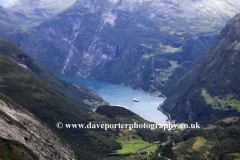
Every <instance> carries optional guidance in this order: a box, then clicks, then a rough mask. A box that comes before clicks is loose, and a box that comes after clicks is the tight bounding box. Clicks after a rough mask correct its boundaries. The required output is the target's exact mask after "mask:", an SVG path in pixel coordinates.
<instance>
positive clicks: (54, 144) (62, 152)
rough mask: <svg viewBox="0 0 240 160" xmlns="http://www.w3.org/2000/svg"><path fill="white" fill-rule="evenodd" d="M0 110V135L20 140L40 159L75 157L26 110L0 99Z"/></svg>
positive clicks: (50, 131)
mask: <svg viewBox="0 0 240 160" xmlns="http://www.w3.org/2000/svg"><path fill="white" fill-rule="evenodd" d="M2 96H3V95H2V94H1V97H2ZM0 112H1V114H0V124H1V125H0V137H2V138H5V139H9V140H16V141H19V142H21V143H22V144H24V145H25V146H26V147H27V148H29V149H30V150H32V151H33V153H34V154H35V155H36V156H37V157H38V158H39V159H40V160H45V159H55V160H56V159H64V160H65V159H68V160H73V159H76V157H75V155H74V152H73V151H72V150H71V148H70V147H69V146H68V144H67V143H66V142H65V141H64V140H62V139H61V138H59V137H58V136H57V135H56V134H55V133H54V132H53V131H52V130H51V129H49V128H48V127H47V126H46V125H45V124H43V123H42V122H40V121H39V120H38V119H37V118H36V117H35V116H34V115H32V114H30V113H29V112H28V111H27V110H23V109H20V108H19V106H16V105H14V104H11V103H9V102H8V103H6V102H4V101H3V100H2V99H0Z"/></svg>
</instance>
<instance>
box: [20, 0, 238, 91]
mask: <svg viewBox="0 0 240 160" xmlns="http://www.w3.org/2000/svg"><path fill="white" fill-rule="evenodd" d="M239 9H240V5H239V3H237V2H236V1H233V0H227V1H226V0H220V1H209V0H200V1H184V2H183V1H178V0H171V1H169V0H164V1H162V0H161V1H160V0H150V1H144V0H135V1H132V0H131V1H130V0H121V1H120V0H116V1H115V0H114V1H113V0H91V1H89V0H78V1H77V2H76V3H75V4H73V5H72V6H71V7H69V8H68V9H66V10H65V11H63V12H62V13H61V14H59V15H57V16H56V17H54V18H53V19H51V20H49V21H46V22H44V23H43V24H42V25H40V26H39V27H36V28H35V29H34V30H33V31H32V32H31V33H30V34H29V35H28V36H27V37H25V39H24V40H23V41H22V43H21V44H22V45H21V47H22V48H23V49H24V50H25V51H26V52H27V53H29V54H30V55H31V56H33V57H34V58H36V59H37V60H38V61H40V62H41V63H43V64H44V65H45V66H47V67H48V68H49V69H51V70H53V71H54V72H55V73H57V74H62V75H74V76H84V77H91V78H96V79H101V80H107V81H110V82H114V83H118V84H123V85H128V86H131V87H133V88H137V89H144V90H147V91H152V92H155V91H158V90H159V89H160V88H161V87H163V86H164V85H165V83H166V82H167V81H168V79H169V77H170V76H171V75H172V74H173V73H174V72H175V70H176V69H177V68H179V67H181V66H189V65H190V64H191V63H192V62H193V61H194V60H195V59H196V58H198V57H199V56H200V55H201V54H202V53H203V52H204V51H206V50H207V49H208V47H209V46H210V45H211V44H212V43H213V42H214V40H215V38H216V36H215V35H216V34H218V33H219V31H220V29H221V28H222V26H223V25H224V24H225V23H226V22H227V20H229V19H230V18H231V17H232V16H234V15H235V14H236V13H237V12H238V11H239Z"/></svg>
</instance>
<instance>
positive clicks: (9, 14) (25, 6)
mask: <svg viewBox="0 0 240 160" xmlns="http://www.w3.org/2000/svg"><path fill="white" fill-rule="evenodd" d="M74 2H75V0H57V1H56V0H55V1H54V0H53V1H46V0H41V1H33V0H31V1H30V0H29V1H27V0H15V1H14V2H12V3H10V4H9V5H7V6H6V7H5V8H4V7H2V6H1V5H0V26H1V27H0V37H1V38H4V39H7V40H10V41H12V42H14V43H16V44H18V45H20V44H21V40H22V38H23V36H24V34H25V33H26V32H28V31H29V30H31V29H32V28H34V27H36V26H38V25H40V24H41V23H42V22H44V21H46V20H48V19H50V18H52V17H54V16H55V15H57V14H58V13H61V12H62V11H63V10H64V9H66V8H67V7H69V6H70V5H72V4H73V3H74ZM4 3H5V1H4Z"/></svg>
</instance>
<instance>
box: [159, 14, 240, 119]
mask: <svg viewBox="0 0 240 160" xmlns="http://www.w3.org/2000/svg"><path fill="white" fill-rule="evenodd" d="M239 22H240V14H237V15H236V16H235V17H233V18H232V19H231V20H229V21H228V23H227V24H226V26H225V27H224V28H223V29H222V31H221V33H220V34H219V35H218V38H217V40H216V41H215V43H214V44H213V45H212V46H211V48H210V49H209V51H208V52H207V53H206V54H205V55H204V56H203V57H202V58H201V59H200V60H199V61H198V62H197V63H195V65H193V67H192V68H191V69H190V70H189V71H188V72H187V73H185V75H184V76H183V77H181V78H180V80H179V82H178V83H176V84H175V85H173V87H172V93H173V92H174V91H176V90H178V88H181V87H182V86H180V85H182V84H185V85H184V86H186V87H185V89H184V91H182V92H179V93H178V94H177V95H176V94H173V95H172V97H169V98H168V99H167V100H166V102H165V103H164V104H163V109H164V110H166V111H167V112H168V113H170V114H171V117H172V118H175V119H177V120H179V121H184V120H188V119H192V120H196V121H201V122H202V123H209V122H212V121H215V120H218V119H221V118H226V117H230V116H239V115H240V107H239V104H240V88H239V80H240V76H239V74H238V73H239V70H240V64H239V63H238V62H239V60H240V52H239V51H240V50H239V41H240V32H239V27H240V23H239Z"/></svg>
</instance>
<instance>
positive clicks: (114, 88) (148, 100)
mask: <svg viewBox="0 0 240 160" xmlns="http://www.w3.org/2000/svg"><path fill="white" fill-rule="evenodd" d="M60 78H61V79H63V80H65V81H68V82H70V83H73V84H76V85H79V86H81V87H84V88H87V89H90V90H92V91H93V92H95V93H97V94H98V95H99V96H101V97H102V98H103V99H104V100H105V101H107V102H108V103H109V104H110V105H116V104H118V105H121V106H126V107H127V108H128V109H129V110H131V111H133V112H134V113H136V114H138V115H140V116H142V117H143V118H144V119H146V120H148V121H150V122H154V123H157V124H165V123H166V119H167V117H166V116H165V115H164V114H163V113H162V112H160V111H158V110H157V107H158V106H159V104H161V103H162V102H163V101H164V100H165V99H164V98H161V97H149V96H147V92H143V91H137V90H133V89H131V88H129V87H125V86H121V85H117V84H112V83H109V82H106V81H99V80H94V79H89V78H82V77H70V76H60ZM133 98H136V99H138V100H139V102H133Z"/></svg>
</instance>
